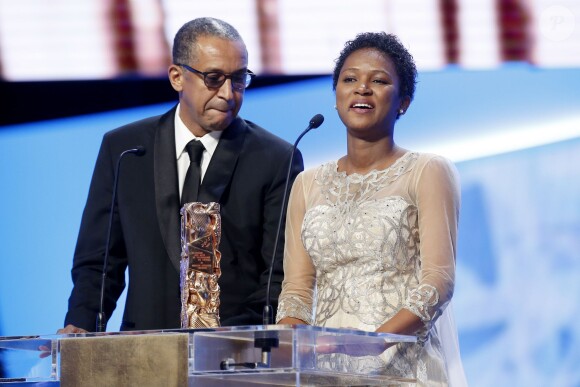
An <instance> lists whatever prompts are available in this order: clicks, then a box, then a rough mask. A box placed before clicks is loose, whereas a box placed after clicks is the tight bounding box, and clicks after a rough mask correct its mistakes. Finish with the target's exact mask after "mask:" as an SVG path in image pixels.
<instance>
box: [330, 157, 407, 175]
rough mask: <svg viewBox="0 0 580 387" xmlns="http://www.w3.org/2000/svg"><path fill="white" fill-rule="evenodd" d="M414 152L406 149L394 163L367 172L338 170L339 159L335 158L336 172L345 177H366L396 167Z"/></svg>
mask: <svg viewBox="0 0 580 387" xmlns="http://www.w3.org/2000/svg"><path fill="white" fill-rule="evenodd" d="M412 153H413V152H412V151H409V150H406V151H405V152H404V153H403V154H402V155H401V156H399V157H398V158H397V159H396V160H395V161H393V163H392V164H391V165H389V166H388V167H386V168H383V169H377V168H374V169H371V170H369V171H368V172H366V173H360V172H352V173H350V174H347V173H346V171H339V170H338V160H334V161H333V163H334V172H335V173H336V174H337V175H339V176H345V177H351V176H355V177H363V178H364V177H366V176H369V175H371V174H376V173H385V172H388V171H390V170H392V169H394V168H395V167H397V166H398V165H399V164H401V163H402V162H403V160H405V159H407V158H408V156H409V155H411V154H412Z"/></svg>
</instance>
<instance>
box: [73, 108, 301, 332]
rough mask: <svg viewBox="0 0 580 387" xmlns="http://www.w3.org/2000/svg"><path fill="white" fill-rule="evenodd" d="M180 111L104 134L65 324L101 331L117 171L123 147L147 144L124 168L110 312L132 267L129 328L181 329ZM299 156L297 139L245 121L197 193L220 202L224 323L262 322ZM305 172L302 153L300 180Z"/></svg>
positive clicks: (276, 285) (225, 139)
mask: <svg viewBox="0 0 580 387" xmlns="http://www.w3.org/2000/svg"><path fill="white" fill-rule="evenodd" d="M175 110H176V109H175V108H173V109H172V110H170V111H169V112H167V113H165V114H164V115H162V116H157V117H151V118H147V119H144V120H142V121H138V122H134V123H131V124H129V125H126V126H124V127H121V128H118V129H116V130H113V131H111V132H108V133H107V134H105V136H104V138H103V142H102V144H101V148H100V151H99V155H98V158H97V162H96V166H95V170H94V173H93V178H92V181H91V185H90V190H89V195H88V199H87V204H86V207H85V210H84V212H83V217H82V222H81V227H80V232H79V236H78V240H77V246H76V250H75V255H74V260H73V268H72V278H73V283H74V287H73V290H72V293H71V296H70V298H69V309H68V313H67V315H66V318H65V325H67V324H73V325H76V326H78V327H81V328H84V329H87V330H89V331H93V330H94V329H95V321H96V316H97V313H98V310H99V301H100V283H101V278H102V276H101V273H102V267H103V257H104V245H105V239H106V230H107V223H108V214H109V212H110V205H111V196H112V187H113V178H114V168H115V165H116V162H117V160H118V158H119V155H120V154H121V152H123V151H124V150H126V149H131V148H134V147H135V146H137V145H142V146H144V147H145V149H146V154H145V155H144V156H140V157H138V156H135V155H127V156H126V157H125V158H124V159H123V162H122V165H121V168H120V172H119V183H118V188H117V189H118V191H117V205H116V207H115V208H116V210H115V216H114V222H113V233H112V237H111V250H110V253H109V254H110V255H109V263H108V274H107V281H106V292H105V299H104V310H105V313H106V315H107V316H111V314H112V312H113V310H114V309H115V306H116V302H117V299H118V298H119V296H120V295H121V293H122V291H123V289H124V287H125V271H126V269H127V267H128V268H129V284H128V289H127V300H126V304H125V311H124V314H123V323H122V326H121V328H120V329H121V330H133V329H134V330H149V329H171V328H179V327H180V311H181V301H180V288H179V260H180V253H181V246H180V215H179V209H180V208H179V207H180V204H179V193H178V178H177V162H176V155H175V133H174V117H175ZM290 155H291V145H290V144H289V143H287V142H285V141H283V140H282V139H280V138H278V137H276V136H274V135H273V134H271V133H269V132H267V131H266V130H264V129H262V128H260V127H259V126H257V125H255V124H253V123H251V122H249V121H245V120H243V119H241V118H239V117H238V118H236V119H235V120H234V121H233V122H232V124H231V125H230V126H229V127H228V128H227V129H226V130H225V131H224V133H223V134H222V136H221V138H220V141H219V144H218V146H217V148H216V151H215V153H214V154H213V157H212V159H211V162H210V164H209V167H208V169H207V171H206V174H205V176H204V180H203V184H202V186H201V187H200V192H199V197H198V199H199V201H201V202H210V201H215V202H218V203H220V206H221V211H220V213H221V219H222V237H221V242H220V246H219V250H220V252H221V254H222V258H221V268H222V275H221V278H220V280H219V283H220V287H221V296H220V299H221V305H220V317H221V322H222V325H248V324H261V321H262V318H261V313H262V309H263V306H264V305H265V303H266V297H265V295H266V283H267V277H268V268H269V264H270V261H271V257H272V253H273V249H274V240H275V234H276V229H277V224H278V220H279V217H280V210H281V205H282V196H283V191H284V183H285V178H286V174H287V171H288V163H289V159H290ZM302 169H303V165H302V157H301V155H300V153H299V152H297V154H296V156H295V162H294V163H293V168H292V174H291V176H292V179H294V178H295V177H296V175H297V174H298V172H300V171H301V170H302ZM283 225H284V224H283ZM280 237H281V240H280V241H281V243H279V244H278V248H277V252H276V264H275V267H274V272H273V286H272V290H271V293H272V295H273V297H272V298H273V303H272V305H273V306H274V308H275V307H276V300H277V296H278V294H279V292H280V284H281V282H282V278H283V272H282V253H283V246H284V243H283V237H284V230H283V228H282V231H281V235H280Z"/></svg>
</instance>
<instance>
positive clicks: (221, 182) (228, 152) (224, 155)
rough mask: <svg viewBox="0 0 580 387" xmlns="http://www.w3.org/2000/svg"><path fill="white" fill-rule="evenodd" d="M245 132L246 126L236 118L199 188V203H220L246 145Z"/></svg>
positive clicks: (225, 134)
mask: <svg viewBox="0 0 580 387" xmlns="http://www.w3.org/2000/svg"><path fill="white" fill-rule="evenodd" d="M245 132H246V124H245V122H244V120H242V119H241V118H240V117H236V119H235V120H234V121H233V122H232V124H231V125H230V126H229V127H228V128H227V129H226V130H225V131H224V133H223V134H222V136H221V137H220V141H219V143H218V146H217V148H216V150H215V153H214V154H213V156H212V158H211V161H210V163H209V166H208V168H207V171H206V172H205V176H204V178H203V182H202V184H201V187H200V188H199V195H198V201H200V202H202V203H209V202H216V203H218V202H219V201H220V199H221V197H222V194H223V193H224V190H225V189H226V187H227V186H228V184H229V183H230V180H231V177H232V174H233V172H234V170H235V167H236V163H237V161H238V156H239V155H240V152H241V150H242V147H243V144H244V139H245Z"/></svg>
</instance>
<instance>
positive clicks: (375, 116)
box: [336, 48, 410, 139]
mask: <svg viewBox="0 0 580 387" xmlns="http://www.w3.org/2000/svg"><path fill="white" fill-rule="evenodd" d="M399 87H400V85H399V77H398V76H397V71H396V69H395V65H394V64H393V62H392V61H391V59H390V58H389V57H388V56H386V55H384V54H383V53H381V52H380V51H378V50H376V49H373V48H363V49H360V50H357V51H355V52H353V53H352V54H350V56H348V57H347V59H346V60H345V62H344V65H343V66H342V69H341V70H340V74H339V77H338V83H337V85H336V108H337V110H338V115H339V116H340V119H341V120H342V122H343V123H344V124H345V125H346V127H347V129H348V132H349V133H351V134H355V133H356V134H357V135H358V136H363V137H366V138H368V139H373V138H376V137H377V136H379V137H380V136H384V134H388V135H392V130H393V127H394V123H395V120H396V119H397V114H398V111H399V109H403V110H406V109H407V107H408V106H409V102H410V101H409V98H408V97H407V98H403V99H402V98H400V97H399Z"/></svg>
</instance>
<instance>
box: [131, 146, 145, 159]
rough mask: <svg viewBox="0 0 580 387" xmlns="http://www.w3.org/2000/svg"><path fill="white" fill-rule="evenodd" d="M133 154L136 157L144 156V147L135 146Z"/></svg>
mask: <svg viewBox="0 0 580 387" xmlns="http://www.w3.org/2000/svg"><path fill="white" fill-rule="evenodd" d="M133 153H135V155H137V156H143V155H144V154H145V147H144V146H143V145H137V146H136V147H135V149H134V151H133Z"/></svg>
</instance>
